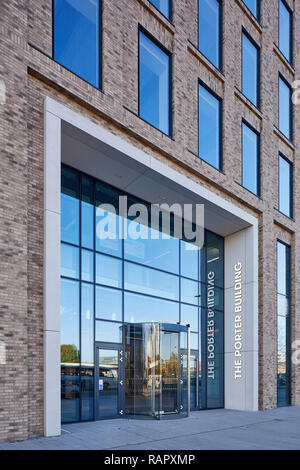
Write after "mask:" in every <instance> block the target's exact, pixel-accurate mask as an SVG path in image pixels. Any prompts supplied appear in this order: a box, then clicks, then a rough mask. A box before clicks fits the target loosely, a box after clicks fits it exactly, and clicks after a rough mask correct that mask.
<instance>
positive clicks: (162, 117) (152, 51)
mask: <svg viewBox="0 0 300 470" xmlns="http://www.w3.org/2000/svg"><path fill="white" fill-rule="evenodd" d="M170 70H171V57H170V55H169V53H168V52H166V51H165V49H164V48H163V47H162V46H158V44H156V42H154V41H152V40H151V39H150V38H149V37H148V35H146V34H145V33H144V32H143V31H141V30H140V32H139V116H140V117H141V118H142V119H144V120H145V121H147V122H149V123H150V124H152V125H153V126H154V127H156V128H157V129H159V130H161V131H162V132H164V133H165V134H167V135H170V132H171V122H170V121H171V96H170V95H171V93H170V75H171V74H170Z"/></svg>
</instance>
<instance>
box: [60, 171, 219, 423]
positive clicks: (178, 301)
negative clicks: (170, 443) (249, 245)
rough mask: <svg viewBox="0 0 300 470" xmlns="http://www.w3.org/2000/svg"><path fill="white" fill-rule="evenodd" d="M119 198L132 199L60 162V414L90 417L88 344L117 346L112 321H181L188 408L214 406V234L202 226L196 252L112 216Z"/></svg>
mask: <svg viewBox="0 0 300 470" xmlns="http://www.w3.org/2000/svg"><path fill="white" fill-rule="evenodd" d="M119 196H127V205H128V208H130V207H133V205H134V204H138V203H142V201H140V200H138V199H136V198H134V197H132V196H129V195H127V194H125V193H123V192H121V191H119V190H117V189H115V188H112V187H111V186H108V185H107V184H104V183H102V182H100V181H97V180H95V179H93V178H91V177H89V176H87V175H85V174H82V173H79V172H77V171H76V170H73V169H71V168H69V167H67V166H62V194H61V212H62V215H61V330H62V333H61V363H62V368H61V374H62V389H61V396H62V421H63V422H71V421H83V420H92V419H94V346H95V341H96V342H101V343H110V344H111V343H115V344H119V345H120V344H124V338H123V337H122V331H123V328H120V326H123V325H128V324H136V323H145V322H147V323H149V322H164V323H177V322H181V323H183V324H190V327H191V328H190V331H191V335H190V337H191V345H190V348H191V354H192V355H193V364H194V365H193V369H195V370H194V372H193V375H192V382H193V386H192V389H191V396H192V400H193V404H192V406H193V408H220V407H223V401H224V400H223V368H224V367H223V328H224V290H223V257H224V249H223V239H222V237H220V236H218V235H215V234H213V233H210V232H206V233H205V245H204V247H203V248H202V249H201V250H199V249H198V248H196V247H195V246H194V245H191V244H189V243H187V242H186V241H184V240H179V239H177V238H174V237H172V236H171V237H169V238H166V237H165V236H164V235H163V234H162V232H161V231H160V230H159V229H157V230H155V229H151V228H148V227H146V225H144V224H139V223H137V222H136V221H134V218H133V217H131V218H130V217H128V218H125V220H123V219H122V220H121V217H120V216H119V215H118V207H119ZM103 204H106V206H105V208H103ZM100 205H101V207H99V206H100ZM145 206H146V207H147V205H145ZM114 208H115V209H116V210H113V209H114ZM149 213H150V210H149ZM120 221H121V224H120ZM122 228H123V230H124V231H126V232H127V239H125V240H123V239H121V237H120V236H119V233H120V232H119V231H120V230H122ZM111 231H113V232H116V236H115V238H112V237H110V236H109V234H110V232H111ZM140 231H142V233H143V237H142V238H141V237H139V236H138V235H137V234H138V233H139V232H140ZM195 358H196V360H198V367H197V365H195ZM196 369H197V370H196Z"/></svg>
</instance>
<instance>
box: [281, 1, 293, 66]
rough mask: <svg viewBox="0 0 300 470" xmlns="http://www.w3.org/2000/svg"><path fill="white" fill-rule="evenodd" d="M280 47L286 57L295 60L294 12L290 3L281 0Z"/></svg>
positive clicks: (290, 60)
mask: <svg viewBox="0 0 300 470" xmlns="http://www.w3.org/2000/svg"><path fill="white" fill-rule="evenodd" d="M278 22H279V49H280V50H281V52H282V54H283V55H284V56H285V58H286V59H287V60H288V61H289V62H291V63H292V61H293V46H292V44H293V14H292V12H291V10H290V8H289V7H288V5H287V4H286V3H285V2H284V1H283V0H279V20H278Z"/></svg>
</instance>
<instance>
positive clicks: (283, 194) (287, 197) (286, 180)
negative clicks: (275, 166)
mask: <svg viewBox="0 0 300 470" xmlns="http://www.w3.org/2000/svg"><path fill="white" fill-rule="evenodd" d="M290 172H291V164H290V163H289V162H287V161H286V160H285V159H284V158H282V157H279V210H280V211H281V212H283V213H284V214H285V215H287V216H288V217H291V188H290V186H291V179H290V178H291V173H290Z"/></svg>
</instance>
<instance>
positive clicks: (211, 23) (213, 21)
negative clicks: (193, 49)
mask: <svg viewBox="0 0 300 470" xmlns="http://www.w3.org/2000/svg"><path fill="white" fill-rule="evenodd" d="M219 21H220V4H219V2H218V0H199V49H200V51H201V52H202V53H203V54H204V55H205V56H206V57H207V58H208V59H209V60H210V61H211V62H212V63H213V64H214V65H215V66H216V67H217V68H219V65H220V63H219V62H220V59H219V47H220V45H219V42H220V38H219V36H220V24H219Z"/></svg>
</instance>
